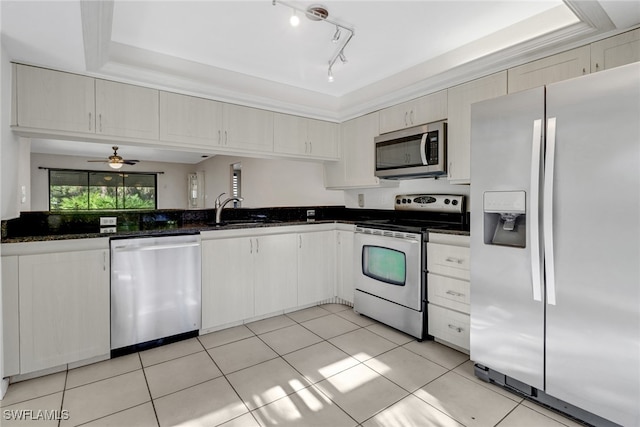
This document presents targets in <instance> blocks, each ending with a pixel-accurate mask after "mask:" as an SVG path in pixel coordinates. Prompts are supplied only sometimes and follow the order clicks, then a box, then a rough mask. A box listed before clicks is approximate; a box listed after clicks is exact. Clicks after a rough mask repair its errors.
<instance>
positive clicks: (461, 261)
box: [445, 256, 464, 264]
mask: <svg viewBox="0 0 640 427" xmlns="http://www.w3.org/2000/svg"><path fill="white" fill-rule="evenodd" d="M445 261H446V262H455V263H456V264H462V263H463V262H464V260H463V259H461V258H454V257H450V256H449V257H447V258H445Z"/></svg>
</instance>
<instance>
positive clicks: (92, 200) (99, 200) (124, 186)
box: [49, 169, 157, 211]
mask: <svg viewBox="0 0 640 427" xmlns="http://www.w3.org/2000/svg"><path fill="white" fill-rule="evenodd" d="M156 187H157V180H156V174H149V173H133V172H128V173H122V172H94V171H78V170H60V169H50V170H49V210H51V211H69V210H113V209H155V208H156Z"/></svg>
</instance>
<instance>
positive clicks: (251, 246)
mask: <svg viewBox="0 0 640 427" xmlns="http://www.w3.org/2000/svg"><path fill="white" fill-rule="evenodd" d="M249 253H250V254H252V253H253V239H249Z"/></svg>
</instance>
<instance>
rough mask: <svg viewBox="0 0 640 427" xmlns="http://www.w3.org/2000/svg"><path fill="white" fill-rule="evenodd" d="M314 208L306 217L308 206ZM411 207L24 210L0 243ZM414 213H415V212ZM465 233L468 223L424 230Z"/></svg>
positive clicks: (299, 220) (364, 215) (336, 218)
mask: <svg viewBox="0 0 640 427" xmlns="http://www.w3.org/2000/svg"><path fill="white" fill-rule="evenodd" d="M309 210H314V215H312V216H311V217H310V218H309V220H308V219H307V215H308V211H309ZM407 215H413V216H415V215H417V214H413V213H409V214H408V213H399V212H397V211H393V210H374V209H348V208H345V207H344V206H317V207H308V206H304V207H282V208H279V207H275V208H236V209H228V210H225V213H224V217H223V225H222V226H216V225H214V224H213V223H214V221H215V219H214V217H215V210H213V209H209V210H177V209H174V210H156V211H139V212H115V211H114V212H71V213H54V212H24V213H22V214H21V216H20V218H17V219H14V220H9V221H2V240H1V243H3V244H5V243H24V242H44V241H55V240H72V239H90V238H130V237H143V236H170V235H176V234H196V233H200V232H203V231H215V230H235V229H247V228H263V227H281V226H292V225H305V224H322V223H344V224H354V223H356V222H363V221H367V220H378V219H387V218H393V217H397V216H401V217H402V218H405V217H406V216H407ZM101 216H115V217H117V218H118V221H117V222H118V225H117V231H116V232H115V233H113V232H111V233H100V225H99V224H100V217H101ZM416 218H419V217H416ZM429 231H431V232H434V233H435V232H437V233H447V234H457V235H469V231H468V225H467V226H462V227H460V226H458V227H454V228H453V229H442V228H438V229H433V230H429Z"/></svg>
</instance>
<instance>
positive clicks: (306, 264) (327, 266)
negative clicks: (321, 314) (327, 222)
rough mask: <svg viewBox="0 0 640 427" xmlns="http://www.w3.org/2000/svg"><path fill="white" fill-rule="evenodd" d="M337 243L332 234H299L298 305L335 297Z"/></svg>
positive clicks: (327, 232)
mask: <svg viewBox="0 0 640 427" xmlns="http://www.w3.org/2000/svg"><path fill="white" fill-rule="evenodd" d="M335 256H336V241H335V236H334V233H333V231H319V232H313V233H301V234H298V305H299V306H304V305H309V304H315V303H318V302H320V301H324V300H326V299H329V298H331V297H333V289H334V287H335V271H336V270H335Z"/></svg>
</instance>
